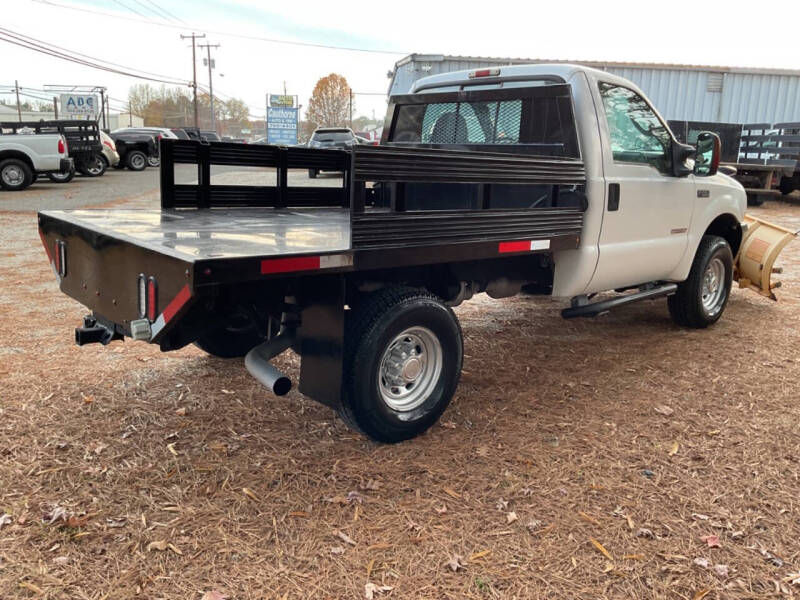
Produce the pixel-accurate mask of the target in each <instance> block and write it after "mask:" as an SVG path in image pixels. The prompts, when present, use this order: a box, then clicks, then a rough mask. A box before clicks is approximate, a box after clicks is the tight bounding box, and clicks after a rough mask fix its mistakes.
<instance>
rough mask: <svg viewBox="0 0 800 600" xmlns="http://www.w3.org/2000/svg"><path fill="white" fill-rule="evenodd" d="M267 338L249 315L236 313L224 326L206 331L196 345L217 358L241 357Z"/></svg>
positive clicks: (196, 341)
mask: <svg viewBox="0 0 800 600" xmlns="http://www.w3.org/2000/svg"><path fill="white" fill-rule="evenodd" d="M266 339H267V338H266V336H265V335H264V334H263V333H262V332H261V331H260V330H259V329H258V326H257V324H256V322H255V321H254V320H253V319H252V318H251V317H250V316H249V315H247V314H245V313H241V314H240V313H236V314H234V315H232V316H231V318H230V319H228V320H227V322H226V323H225V325H223V326H222V327H218V328H215V329H210V330H207V331H205V332H204V333H203V334H202V335H200V336H199V337H198V338H197V339H196V340H195V342H194V345H195V346H197V347H198V348H200V349H201V350H202V351H204V352H207V353H208V354H210V355H211V356H216V357H217V358H240V357H242V356H244V355H245V354H247V353H248V352H250V350H252V349H253V348H255V347H256V346H258V345H259V344H260V343H261V342H263V341H265V340H266Z"/></svg>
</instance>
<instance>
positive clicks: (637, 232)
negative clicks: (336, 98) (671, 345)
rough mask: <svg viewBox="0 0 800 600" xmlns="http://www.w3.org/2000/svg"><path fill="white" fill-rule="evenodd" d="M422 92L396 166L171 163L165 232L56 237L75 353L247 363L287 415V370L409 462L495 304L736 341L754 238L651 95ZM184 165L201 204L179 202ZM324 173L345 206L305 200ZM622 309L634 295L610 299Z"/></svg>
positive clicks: (616, 90)
mask: <svg viewBox="0 0 800 600" xmlns="http://www.w3.org/2000/svg"><path fill="white" fill-rule="evenodd" d="M476 84H481V85H479V86H478V85H476ZM511 84H513V85H511ZM506 86H508V87H506ZM417 88H418V89H416V90H415V92H414V93H412V94H409V95H407V96H400V97H394V98H392V101H391V103H390V106H389V109H388V112H387V119H386V126H385V128H384V138H383V140H382V144H381V146H377V147H372V146H355V147H353V148H352V149H351V150H349V151H343V150H322V149H312V148H300V147H291V148H285V147H278V146H246V145H241V144H235V143H213V144H208V143H202V142H196V141H189V140H186V141H183V140H167V139H162V140H161V149H160V155H161V209H160V210H124V209H120V210H113V211H44V212H42V213H40V214H39V229H40V233H41V236H42V241H43V244H44V246H45V249H46V250H47V252H48V257H49V260H50V262H51V265H52V266H53V269H54V272H55V273H56V275H57V277H58V279H59V283H60V287H61V290H62V291H63V292H65V293H67V294H68V295H70V296H71V297H73V298H75V299H76V300H78V301H79V302H80V303H82V304H84V305H85V306H88V307H89V308H90V309H91V310H92V314H90V315H87V316H86V317H85V319H84V325H83V327H79V328H78V329H76V341H77V342H78V343H79V344H83V343H90V342H101V343H109V342H111V341H113V340H114V339H119V338H122V337H132V338H134V339H140V340H144V341H148V342H151V343H157V344H159V345H160V347H161V348H162V350H173V349H176V348H180V347H183V346H185V345H187V344H189V343H195V344H197V345H198V346H199V347H201V348H202V349H204V350H206V351H208V352H209V353H211V354H213V355H216V356H220V357H235V356H239V357H241V356H245V365H246V366H247V368H248V370H249V371H250V372H251V374H253V375H254V376H255V377H256V378H257V379H258V380H259V381H261V382H262V383H264V384H265V385H266V386H267V387H268V388H270V389H271V390H272V391H273V392H275V393H277V394H283V393H286V392H287V391H288V389H289V387H290V382H289V381H288V378H286V377H285V376H284V375H283V374H282V373H280V372H278V371H277V370H276V369H275V368H274V367H272V365H270V364H269V359H270V358H272V357H274V356H275V355H277V354H279V353H280V352H282V351H284V350H286V349H288V348H292V349H293V350H294V351H295V352H297V353H298V354H299V355H300V357H301V367H300V378H299V379H300V381H299V390H300V391H301V392H302V393H304V394H305V395H307V396H310V397H311V398H313V399H315V400H318V401H319V402H322V403H323V404H326V405H328V406H331V407H333V408H334V409H336V410H337V411H338V412H339V414H340V415H341V416H342V418H343V419H344V420H345V421H346V422H347V423H348V424H349V425H351V426H353V427H354V428H356V429H359V430H361V431H363V432H364V433H365V434H367V435H368V436H369V437H371V438H373V439H376V440H380V441H385V442H395V441H400V440H403V439H408V438H410V437H413V436H414V435H417V434H418V433H420V432H422V431H424V430H425V429H427V428H428V427H430V425H431V424H432V423H433V422H435V420H436V419H437V418H438V417H439V415H440V414H441V412H442V411H443V410H444V409H445V408H446V406H447V403H448V402H449V400H450V398H451V397H452V395H453V393H454V392H455V389H456V386H457V383H458V377H459V373H460V368H461V361H462V357H463V350H462V339H461V330H460V327H459V326H458V323H457V320H456V318H455V315H454V314H453V312H452V310H451V308H450V307H452V306H455V305H457V304H459V303H461V302H463V301H465V300H468V299H469V298H470V297H471V296H472V295H474V294H476V293H482V292H485V293H487V294H488V295H490V296H492V297H494V298H503V297H508V296H512V295H514V294H517V293H519V292H520V291H522V290H524V291H526V292H527V293H533V294H545V295H553V296H557V297H566V298H568V299H571V304H570V306H569V307H568V308H566V309H565V310H564V311H563V315H564V317H567V318H571V317H576V316H593V315H596V314H600V313H602V312H604V311H606V310H608V308H610V307H611V306H617V305H619V304H624V303H628V302H631V301H636V300H642V299H646V298H654V297H664V296H667V297H668V301H669V302H668V303H669V305H670V312H671V313H672V315H673V318H675V320H676V321H677V322H679V323H681V324H682V325H686V326H692V327H705V326H707V325H710V324H712V323H713V322H715V321H716V320H717V319H718V318H719V316H720V315H721V313H722V310H723V309H724V307H725V303H726V302H727V298H728V293H729V290H730V284H731V281H732V278H733V274H734V268H735V266H734V258H735V256H736V254H737V253H738V251H739V248H740V246H741V245H742V243H743V240H744V238H745V234H746V226H744V225H743V223H744V206H745V196H744V191H743V190H742V188H741V186H739V184H737V183H735V182H734V181H733V180H732V179H730V178H728V177H725V176H723V175H718V174H717V173H716V168H717V164H718V162H719V149H720V148H719V139H718V138H717V137H716V136H715V135H713V134H708V135H704V136H702V137H701V138H699V139H698V145H697V147H696V148H695V147H692V146H687V145H685V144H680V143H678V142H677V141H676V140H675V139H674V136H672V135H671V133H670V131H669V129H668V128H667V126H666V124H665V123H664V121H663V119H661V117H660V116H659V115H658V113H657V112H656V111H655V109H653V108H652V107H650V106H649V104H648V103H647V101H646V99H645V98H644V96H643V94H641V92H640V91H638V90H636V88H635V87H634V86H633V85H632V84H630V83H629V82H627V81H625V80H623V79H621V78H617V77H613V76H611V75H608V74H606V73H602V72H599V71H594V70H592V69H587V68H585V67H576V66H564V65H559V66H552V65H550V66H548V65H544V66H525V67H509V68H503V69H502V73H501V70H500V69H491V70H479V71H476V72H470V73H461V74H459V73H456V74H447V75H446V76H435V77H431V78H427V79H426V80H420V82H418V83H417ZM598 111H599V112H598ZM603 113H605V117H603V116H602V115H603ZM598 115H600V116H598ZM181 163H185V164H194V165H196V168H197V173H198V182H197V184H191V185H186V184H183V185H181V184H176V183H175V172H174V167H175V165H176V164H181ZM212 165H229V166H230V165H233V166H236V165H239V166H244V167H268V168H271V169H273V171H272V172H274V175H275V183H274V185H267V186H253V185H233V186H230V185H217V184H215V183H214V182H213V181H212V177H211V171H212V169H211V167H212ZM309 169H316V170H318V171H333V172H341V173H343V177H342V179H341V185H340V186H339V187H317V186H299V187H298V186H290V185H289V184H288V182H289V177H288V175H289V173H290V172H291V171H292V170H298V171H303V172H305V171H308V170H309ZM765 227H766V226H765ZM773 260H774V259H773ZM770 266H771V264H770ZM698 273H699V274H698ZM756 279H757V278H755V277H753V281H754V283H753V284H752V285H753V286H757V285H763V284H762V283H759V282H760V281H761V280H760V279H759V280H757V281H756ZM604 290H618V292H620V295H619V296H617V297H615V298H612V299H611V300H608V299H600V300H596V299H594V298H593V296H594V294H596V293H597V292H600V291H604ZM631 290H634V291H631ZM622 292H624V293H622Z"/></svg>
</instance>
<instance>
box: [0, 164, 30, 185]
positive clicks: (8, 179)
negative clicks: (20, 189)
mask: <svg viewBox="0 0 800 600" xmlns="http://www.w3.org/2000/svg"><path fill="white" fill-rule="evenodd" d="M2 177H3V181H4V182H5V184H6V185H22V183H23V182H24V181H25V173H23V172H22V169H20V168H19V167H18V166H17V165H9V166H7V167H6V168H5V169H3V173H2Z"/></svg>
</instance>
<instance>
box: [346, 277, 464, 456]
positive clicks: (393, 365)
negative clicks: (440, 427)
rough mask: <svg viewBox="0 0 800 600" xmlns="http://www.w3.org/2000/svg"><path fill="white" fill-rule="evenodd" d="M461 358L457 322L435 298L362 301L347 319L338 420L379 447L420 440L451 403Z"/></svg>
mask: <svg viewBox="0 0 800 600" xmlns="http://www.w3.org/2000/svg"><path fill="white" fill-rule="evenodd" d="M463 355H464V351H463V340H462V336H461V327H460V326H459V324H458V320H457V319H456V316H455V315H454V314H453V311H452V310H451V309H450V308H449V307H447V306H445V305H444V303H443V302H442V300H441V299H439V298H437V297H436V296H434V295H433V294H430V293H427V292H422V291H419V290H415V289H411V288H405V287H392V288H385V289H383V290H379V291H377V292H375V293H372V294H370V295H368V296H366V297H365V298H363V299H362V300H361V301H360V302H358V303H357V304H356V305H355V307H354V308H353V309H352V310H351V311H350V313H349V314H348V315H347V317H346V325H345V353H344V356H345V359H344V360H345V365H344V374H343V382H342V407H341V409H340V415H341V416H342V419H343V420H344V421H345V422H346V423H347V424H348V425H350V426H351V427H353V428H354V429H358V430H360V431H361V432H363V433H364V434H365V435H367V436H368V437H369V438H371V439H373V440H375V441H378V442H387V443H394V442H400V441H403V440H407V439H411V438H413V437H415V436H417V435H419V434H421V433H422V432H424V431H426V430H427V429H428V428H429V427H431V425H433V424H434V423H435V422H436V421H437V419H438V418H439V417H440V416H441V414H442V413H443V412H444V410H445V408H447V405H448V404H449V403H450V399H451V398H452V397H453V394H454V393H455V390H456V387H457V386H458V380H459V377H460V376H461V363H462V360H463Z"/></svg>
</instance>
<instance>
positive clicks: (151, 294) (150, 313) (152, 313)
mask: <svg viewBox="0 0 800 600" xmlns="http://www.w3.org/2000/svg"><path fill="white" fill-rule="evenodd" d="M157 291H158V290H157V289H156V279H155V277H150V278H149V279H148V280H147V318H148V319H149V320H150V321H155V320H156V300H157Z"/></svg>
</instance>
